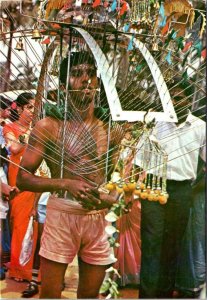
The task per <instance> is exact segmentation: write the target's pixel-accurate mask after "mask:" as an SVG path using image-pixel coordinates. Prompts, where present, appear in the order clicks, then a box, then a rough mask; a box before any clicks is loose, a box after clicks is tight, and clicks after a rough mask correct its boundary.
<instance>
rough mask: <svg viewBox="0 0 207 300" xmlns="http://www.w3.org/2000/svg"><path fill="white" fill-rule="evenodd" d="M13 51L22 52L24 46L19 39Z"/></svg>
mask: <svg viewBox="0 0 207 300" xmlns="http://www.w3.org/2000/svg"><path fill="white" fill-rule="evenodd" d="M14 49H15V50H18V51H23V50H24V45H23V42H22V38H19V40H18V42H17V44H16V47H15V48H14Z"/></svg>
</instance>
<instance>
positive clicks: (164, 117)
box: [73, 27, 177, 122]
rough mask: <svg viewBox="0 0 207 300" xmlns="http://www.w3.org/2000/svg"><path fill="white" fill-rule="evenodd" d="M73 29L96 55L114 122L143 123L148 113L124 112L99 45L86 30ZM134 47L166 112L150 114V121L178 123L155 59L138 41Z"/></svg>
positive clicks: (135, 41) (110, 71) (110, 70)
mask: <svg viewBox="0 0 207 300" xmlns="http://www.w3.org/2000/svg"><path fill="white" fill-rule="evenodd" d="M73 28H74V29H75V30H77V31H78V32H79V33H80V34H81V35H82V37H83V38H84V40H85V42H86V43H87V45H88V46H89V48H90V49H91V52H92V53H93V55H94V58H95V60H96V63H97V67H98V71H99V72H100V74H101V78H102V81H103V85H104V88H105V91H106V95H107V99H108V103H109V107H110V111H111V115H112V119H113V121H129V122H133V121H143V120H144V116H145V114H146V111H125V110H122V107H121V103H120V100H119V96H118V93H117V90H116V86H115V80H114V78H113V74H112V69H111V68H110V66H109V63H108V61H107V59H106V57H105V55H104V53H103V51H102V50H101V48H100V46H99V45H98V43H97V42H96V41H95V40H94V38H93V37H92V36H91V35H90V34H89V33H88V32H87V31H85V30H84V29H82V28H77V27H73ZM134 45H135V47H136V48H138V49H139V50H140V52H141V53H142V55H143V57H144V58H145V60H146V62H147V64H148V66H149V68H150V70H151V73H152V76H153V78H154V81H155V84H156V86H157V89H158V92H159V95H160V99H161V102H162V106H163V110H164V112H148V117H149V119H153V118H155V120H156V121H167V122H177V116H176V113H175V110H174V107H173V104H172V101H171V97H170V93H169V91H168V88H167V85H166V82H165V80H164V77H163V75H162V73H161V71H160V68H159V66H158V65H157V63H156V61H155V59H154V57H153V56H152V55H151V53H150V52H149V50H148V49H147V48H146V46H145V45H144V44H143V43H142V42H140V41H139V40H138V39H134Z"/></svg>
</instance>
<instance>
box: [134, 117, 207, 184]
mask: <svg viewBox="0 0 207 300" xmlns="http://www.w3.org/2000/svg"><path fill="white" fill-rule="evenodd" d="M153 135H154V136H155V137H156V138H157V140H158V142H159V144H160V146H161V148H162V149H163V150H164V151H165V152H166V153H167V155H168V162H167V179H170V180H176V181H183V180H194V179H195V178H196V173H197V167H198V157H199V155H200V156H201V158H202V159H203V160H204V161H205V160H206V123H205V122H204V121H202V120H201V119H199V118H197V117H195V116H193V115H192V114H191V113H190V112H189V114H188V117H187V119H186V121H185V122H183V123H181V124H180V125H179V126H177V125H176V124H175V123H167V122H157V124H156V126H155V128H154V129H153ZM143 147H144V142H143V140H142V139H141V140H140V141H139V142H138V144H137V154H136V156H135V159H134V163H135V164H136V165H138V166H140V167H142V168H143V169H145V166H143V151H142V149H143ZM140 149H141V151H139V150H140ZM149 159H150V162H149V163H148V167H147V168H148V170H147V172H148V173H152V174H155V175H158V174H159V171H158V169H159V168H161V167H162V166H160V167H157V165H158V164H159V165H160V162H158V159H157V158H156V155H154V154H153V155H152V154H151V155H149ZM145 161H146V152H145Z"/></svg>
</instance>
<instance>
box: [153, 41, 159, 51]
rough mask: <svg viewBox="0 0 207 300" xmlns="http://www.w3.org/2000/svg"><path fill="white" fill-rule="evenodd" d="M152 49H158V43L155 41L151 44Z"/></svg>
mask: <svg viewBox="0 0 207 300" xmlns="http://www.w3.org/2000/svg"><path fill="white" fill-rule="evenodd" d="M152 51H159V48H158V44H157V43H156V42H154V43H153V44H152Z"/></svg>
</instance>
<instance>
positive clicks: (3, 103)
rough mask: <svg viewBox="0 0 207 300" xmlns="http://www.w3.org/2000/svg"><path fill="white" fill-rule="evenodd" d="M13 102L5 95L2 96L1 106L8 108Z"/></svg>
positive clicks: (0, 99)
mask: <svg viewBox="0 0 207 300" xmlns="http://www.w3.org/2000/svg"><path fill="white" fill-rule="evenodd" d="M11 104H12V102H11V101H10V100H8V99H6V98H4V97H3V96H0V108H1V109H3V110H4V109H6V108H8V107H10V106H11Z"/></svg>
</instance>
